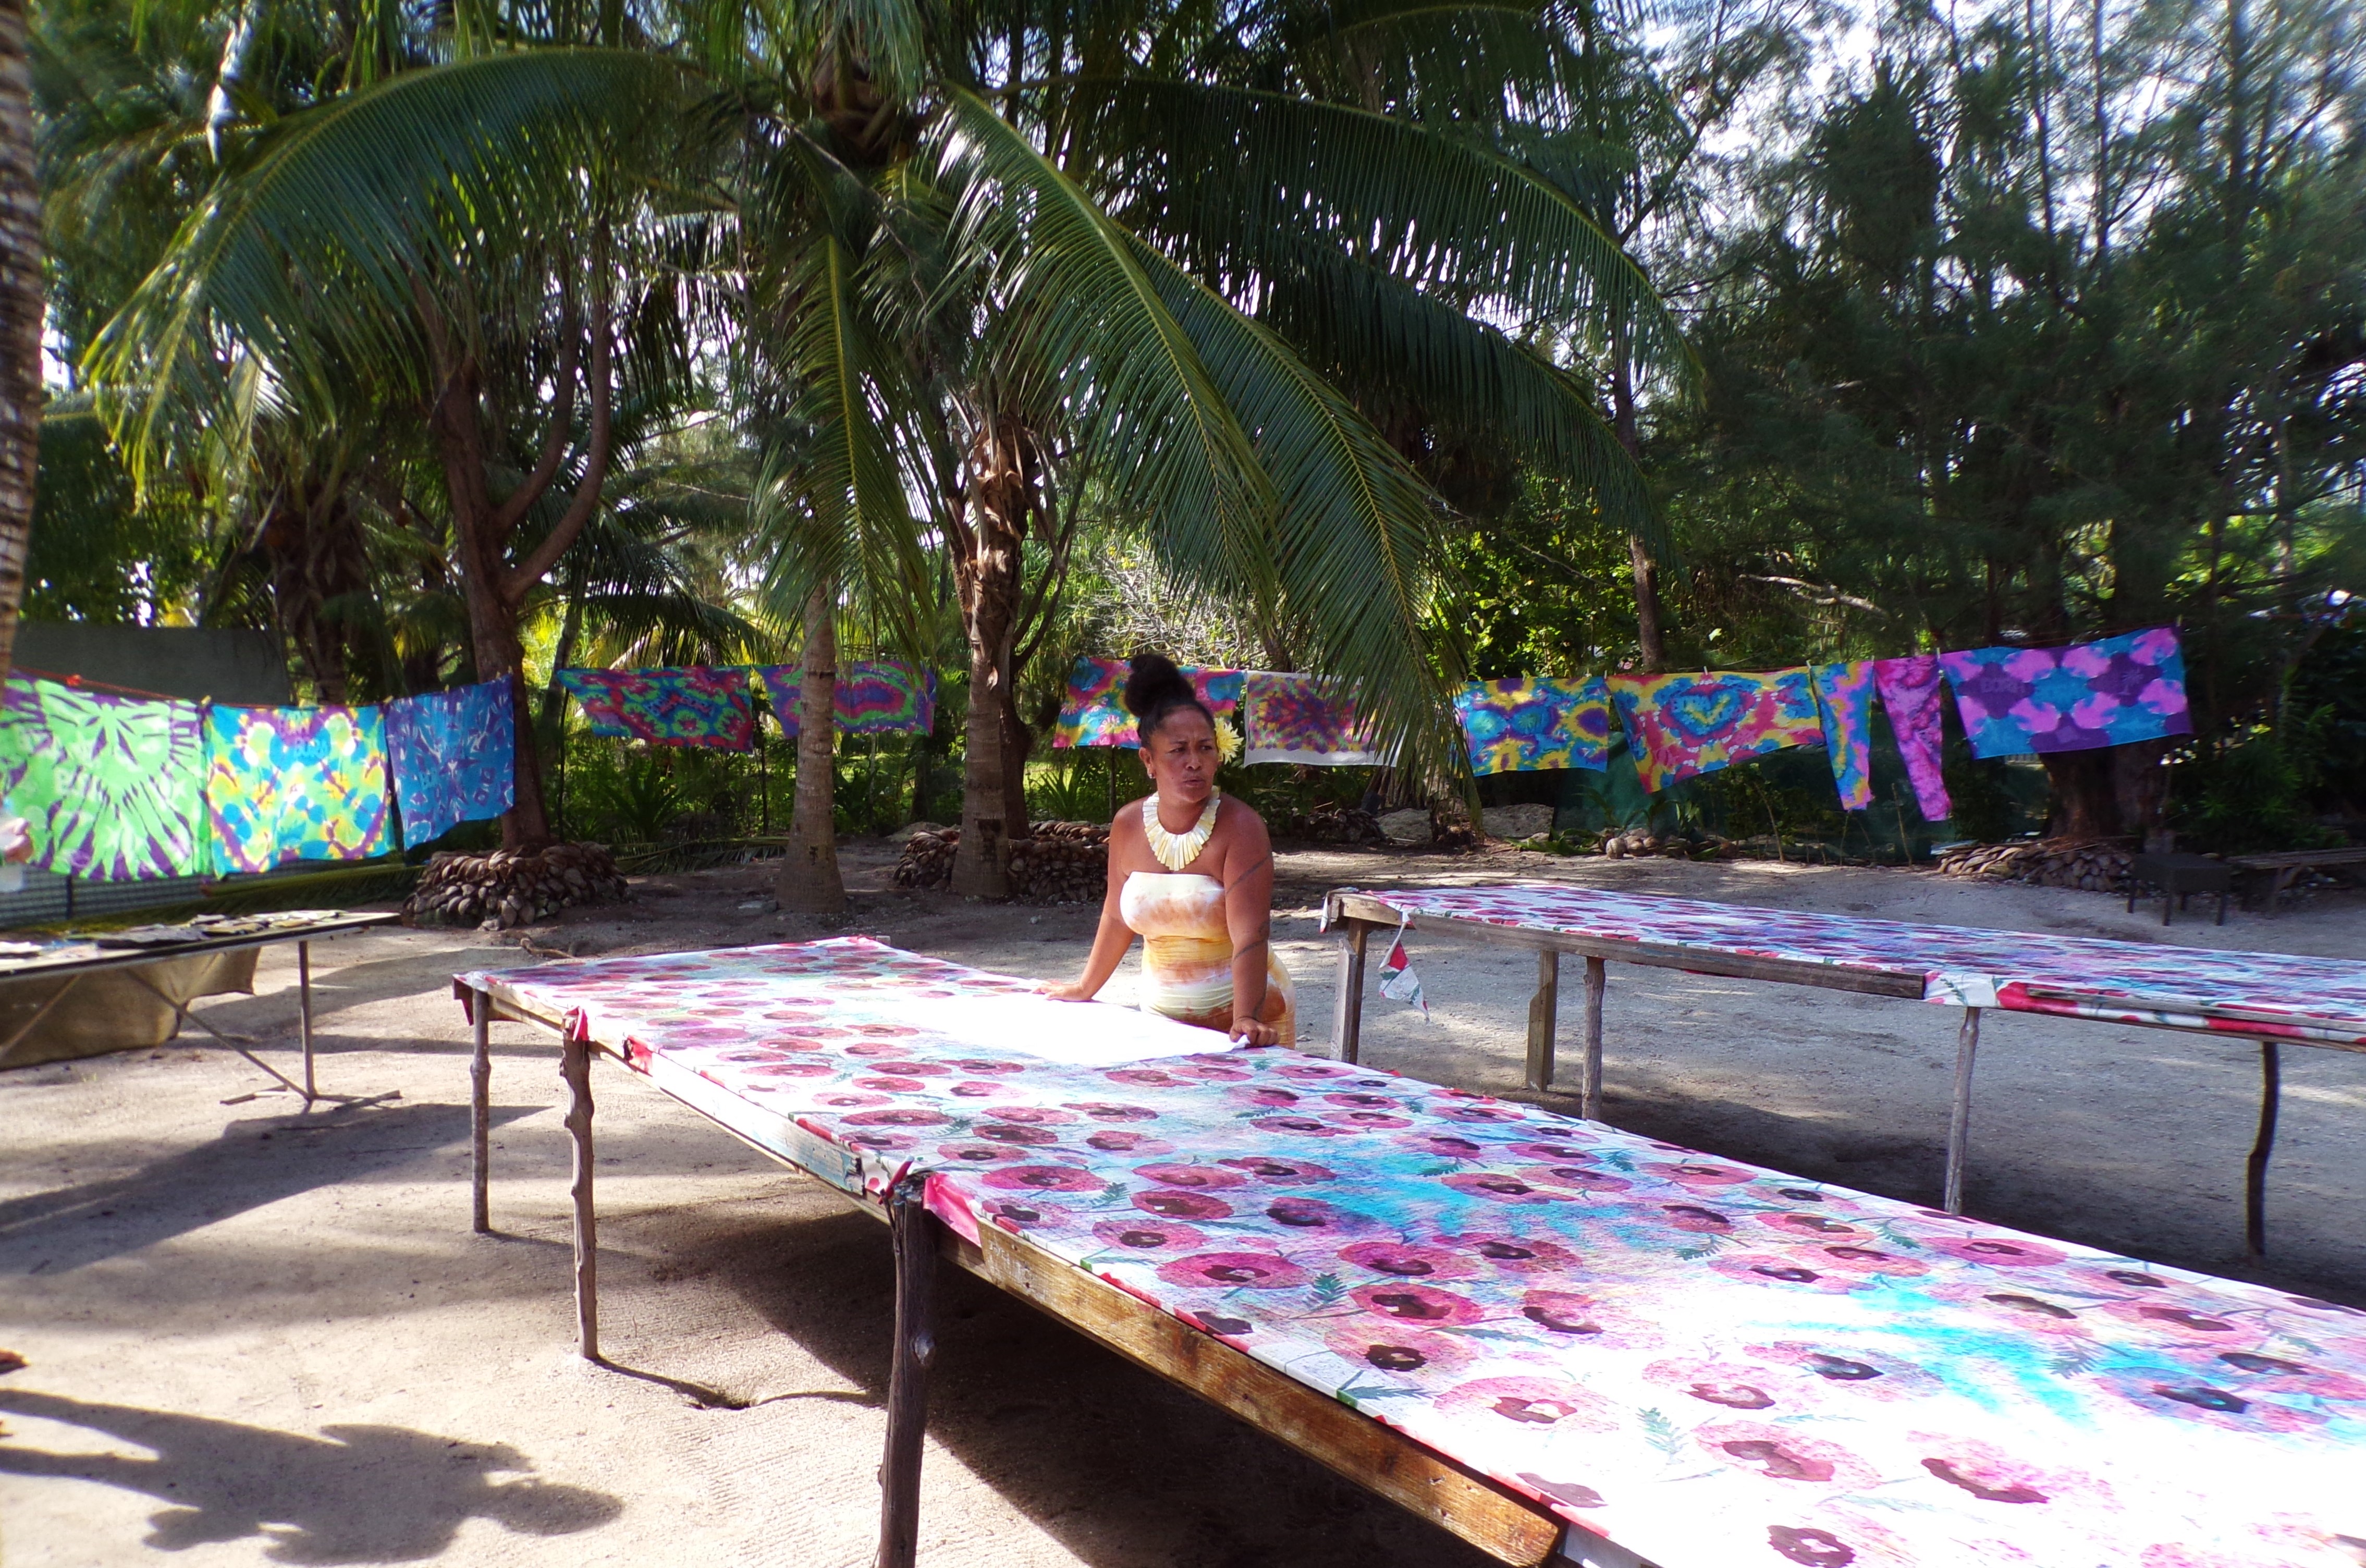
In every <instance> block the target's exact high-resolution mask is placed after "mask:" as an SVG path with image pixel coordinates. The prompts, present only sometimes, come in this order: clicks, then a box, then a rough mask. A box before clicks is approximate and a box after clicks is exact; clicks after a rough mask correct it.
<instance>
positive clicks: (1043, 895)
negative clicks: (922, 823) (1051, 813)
mask: <svg viewBox="0 0 2366 1568" xmlns="http://www.w3.org/2000/svg"><path fill="white" fill-rule="evenodd" d="M1031 834H1032V836H1031V837H1030V838H1025V839H1014V840H1011V842H1010V846H1009V849H1010V858H1009V861H1008V872H1007V876H1008V887H1009V890H1010V897H1012V898H1014V899H1016V900H1018V901H1019V902H1020V903H1024V904H1098V903H1099V902H1100V900H1101V897H1102V896H1103V894H1105V893H1106V892H1107V891H1108V889H1109V825H1108V824H1107V823H1103V822H1037V823H1035V824H1033V825H1032V828H1031ZM960 847H961V829H958V828H923V829H918V831H916V832H914V833H913V834H912V836H911V837H910V838H908V839H907V840H905V841H904V854H903V857H902V858H901V859H900V860H898V861H897V862H896V873H895V879H896V886H898V887H948V886H952V879H953V854H954V852H955V851H957V850H958V849H959V848H960Z"/></svg>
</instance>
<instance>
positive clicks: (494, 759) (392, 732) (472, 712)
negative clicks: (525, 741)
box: [386, 681, 517, 849]
mask: <svg viewBox="0 0 2366 1568" xmlns="http://www.w3.org/2000/svg"><path fill="white" fill-rule="evenodd" d="M386 747H387V754H388V756H389V758H390V759H391V761H393V764H394V803H395V805H396V806H397V807H400V808H401V812H402V843H403V847H404V848H405V849H417V848H418V847H419V846H420V845H422V844H424V843H427V842H429V841H430V840H435V839H440V838H442V837H443V836H444V835H445V834H446V833H448V832H450V831H451V830H452V829H454V828H456V827H458V826H459V825H460V824H461V823H463V822H481V821H483V820H485V819H486V818H490V817H499V816H500V815H501V813H502V812H504V811H507V810H508V809H509V808H510V807H513V806H514V805H516V804H517V715H516V709H515V707H514V705H513V696H512V694H511V691H510V682H507V681H487V682H482V683H480V684H479V685H474V686H463V687H461V688H460V689H459V690H458V691H456V692H429V693H427V694H424V695H422V696H416V697H404V698H402V699H400V701H397V702H391V703H389V704H387V705H386Z"/></svg>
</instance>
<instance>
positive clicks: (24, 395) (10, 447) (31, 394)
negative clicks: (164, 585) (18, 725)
mask: <svg viewBox="0 0 2366 1568" xmlns="http://www.w3.org/2000/svg"><path fill="white" fill-rule="evenodd" d="M25 13H26V6H25V0H0V676H6V674H7V672H8V667H9V663H10V660H11V659H12V658H13V656H14V654H15V652H16V647H17V609H18V607H19V606H20V605H22V604H24V602H25V556H26V551H27V550H28V547H30V544H31V541H32V536H33V485H34V481H35V479H36V477H37V474H38V472H39V460H40V438H41V402H42V395H43V394H42V390H41V197H40V186H39V181H38V180H37V179H36V178H35V175H34V170H33V83H32V75H31V71H30V62H29V60H28V56H27V50H26V37H25V31H26V14H25Z"/></svg>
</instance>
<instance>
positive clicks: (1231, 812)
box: [1219, 795, 1273, 851]
mask: <svg viewBox="0 0 2366 1568" xmlns="http://www.w3.org/2000/svg"><path fill="white" fill-rule="evenodd" d="M1219 820H1220V822H1221V824H1222V827H1224V828H1225V829H1229V830H1230V836H1231V839H1232V841H1233V842H1234V843H1236V844H1241V845H1243V846H1245V847H1246V848H1249V849H1253V850H1257V851H1264V850H1268V849H1270V848H1272V846H1273V840H1272V839H1271V838H1270V837H1269V836H1268V834H1267V832H1266V828H1265V818H1262V817H1260V816H1258V815H1257V813H1256V807H1253V806H1251V805H1250V804H1249V803H1248V802H1247V801H1245V800H1243V799H1242V798H1241V797H1240V796H1239V795H1226V796H1224V807H1223V810H1222V813H1221V814H1220V818H1219Z"/></svg>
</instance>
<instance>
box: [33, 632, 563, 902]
mask: <svg viewBox="0 0 2366 1568" xmlns="http://www.w3.org/2000/svg"><path fill="white" fill-rule="evenodd" d="M105 684H109V683H108V682H58V681H51V680H45V679H40V678H39V677H33V676H28V675H26V674H23V673H12V674H11V675H10V676H9V678H8V681H7V684H6V689H5V691H0V796H5V798H6V802H7V806H8V807H9V809H11V810H12V811H14V812H15V813H17V814H18V815H20V816H22V817H23V818H25V820H26V823H27V826H28V830H29V832H30V835H31V838H32V840H33V859H32V861H31V864H32V865H33V866H34V867H35V868H36V869H38V870H42V871H50V872H55V873H58V874H62V875H67V876H84V877H89V878H92V879H94V880H98V881H141V880H149V879H154V878H163V877H177V876H203V875H209V874H228V873H260V872H265V871H270V870H272V869H274V868H275V867H276V866H280V865H284V864H287V863H289V862H291V861H310V860H369V859H373V858H375V857H377V856H378V855H381V854H384V853H386V852H389V850H391V849H392V848H394V847H395V841H396V838H397V822H398V820H399V821H400V837H401V839H402V840H406V841H407V842H408V843H410V844H412V845H416V844H422V843H425V842H427V841H428V840H432V839H435V838H438V837H441V836H442V835H443V834H445V833H446V832H448V831H450V830H451V829H453V828H454V827H456V826H457V825H458V824H459V823H461V822H467V821H477V820H481V819H483V818H490V817H498V816H500V815H501V813H502V812H504V811H507V810H508V809H509V808H510V807H511V806H512V805H513V803H514V801H515V798H516V772H515V768H516V719H515V713H514V710H513V699H512V696H511V690H510V682H507V681H492V682H484V683H482V684H480V685H476V686H466V687H462V688H460V689H459V690H457V691H453V692H434V693H429V694H424V695H421V696H415V697H402V698H398V699H397V700H395V701H393V702H390V703H386V704H383V705H368V706H361V707H347V706H342V705H326V706H319V707H300V708H299V707H249V706H244V705H234V704H227V703H221V704H217V703H213V702H197V703H192V702H186V701H182V700H179V699H177V698H171V697H152V696H121V695H115V694H111V693H108V692H96V691H91V690H88V689H86V688H87V687H88V686H94V685H105Z"/></svg>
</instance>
